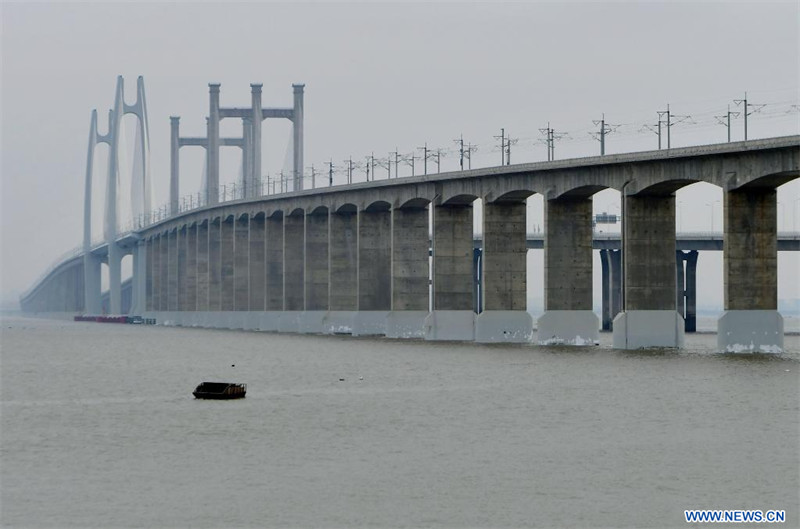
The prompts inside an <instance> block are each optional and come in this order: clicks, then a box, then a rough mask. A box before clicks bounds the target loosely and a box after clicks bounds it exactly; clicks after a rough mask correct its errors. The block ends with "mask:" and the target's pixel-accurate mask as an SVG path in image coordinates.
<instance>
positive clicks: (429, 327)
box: [423, 204, 475, 341]
mask: <svg viewBox="0 0 800 529" xmlns="http://www.w3.org/2000/svg"><path fill="white" fill-rule="evenodd" d="M472 245H473V243H472V205H471V204H469V205H452V206H450V205H441V206H440V205H437V206H435V207H434V209H433V240H432V248H433V311H432V312H431V313H430V314H429V315H428V316H427V318H426V319H425V322H424V329H423V330H424V333H425V339H426V340H467V341H472V340H474V339H475V312H474V310H473V308H474V299H473V295H474V294H473V289H472Z"/></svg>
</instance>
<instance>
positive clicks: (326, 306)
mask: <svg viewBox="0 0 800 529" xmlns="http://www.w3.org/2000/svg"><path fill="white" fill-rule="evenodd" d="M799 147H800V137H798V136H792V137H782V138H772V139H767V140H756V141H748V142H737V143H729V144H721V145H708V146H702V147H687V148H682V149H672V150H664V151H650V152H644V153H632V154H623V155H615V156H602V157H591V158H581V159H574V160H560V161H555V162H542V163H534V164H520V165H515V166H503V167H493V168H486V169H475V170H471V171H463V172H454V173H445V174H441V175H425V176H417V177H406V178H399V179H392V180H383V181H376V182H365V183H359V184H353V185H349V186H339V187H332V188H324V189H315V190H305V191H298V192H293V193H285V194H282V195H271V196H266V197H257V198H255V199H249V200H237V201H232V202H226V203H221V204H216V205H213V206H207V207H203V208H200V209H196V210H192V211H188V212H183V213H182V214H180V215H177V216H174V217H171V218H168V219H165V220H163V221H160V222H158V223H156V224H153V225H150V226H147V227H145V228H144V229H142V230H141V231H140V232H139V233H138V235H140V236H141V240H140V241H138V242H137V243H136V245H135V246H134V247H133V248H132V252H133V256H134V276H133V282H134V292H133V298H134V312H137V313H142V314H147V315H150V316H152V317H156V318H158V319H159V320H161V321H165V320H167V321H172V322H175V323H177V324H183V325H201V326H214V327H235V328H238V327H244V328H256V329H263V330H280V331H293V332H351V333H353V334H385V335H387V336H393V337H424V338H425V339H429V340H448V339H461V340H463V339H466V340H472V339H474V340H476V341H481V342H491V341H505V342H513V341H519V342H527V341H530V340H532V339H534V337H533V334H532V321H531V319H530V316H529V315H528V314H527V312H526V311H525V304H526V278H525V268H526V265H525V250H526V247H527V245H528V243H527V241H526V234H525V225H526V218H525V215H526V205H525V199H526V198H527V197H528V196H530V195H532V194H536V193H538V194H541V195H543V196H544V198H545V200H544V208H545V219H546V221H545V226H546V228H545V233H544V239H543V243H542V246H543V248H544V250H545V292H544V294H545V314H544V315H543V316H542V318H541V319H540V320H539V322H538V331H539V334H538V341H540V342H552V341H557V342H563V343H573V344H579V343H593V342H594V341H595V340H596V336H597V329H599V327H600V325H599V322H598V320H597V317H596V316H595V315H594V313H592V311H591V309H592V299H591V292H592V288H591V277H592V273H591V269H592V255H591V250H592V246H593V240H592V224H591V220H592V219H591V216H592V201H591V197H592V195H593V194H594V193H596V192H597V191H600V190H602V189H606V188H613V189H617V190H619V191H620V192H621V193H622V197H623V199H622V215H621V216H622V218H623V234H622V238H623V243H622V246H623V247H624V248H625V252H624V258H623V259H621V268H620V269H621V270H622V274H621V275H622V276H623V278H622V280H621V283H622V296H621V298H622V299H621V307H622V312H621V313H620V314H619V315H617V317H616V318H615V320H614V343H615V346H617V347H620V348H630V349H633V348H638V347H646V346H667V347H680V346H681V344H682V342H683V327H684V322H683V318H682V317H681V314H680V310H679V307H678V303H679V300H678V299H677V297H676V292H680V291H685V290H686V289H685V285H684V286H683V288H681V285H679V284H678V281H679V280H681V279H682V278H680V277H678V276H679V275H680V274H676V273H675V268H674V267H675V264H674V263H675V252H676V239H675V197H674V192H675V191H676V190H677V189H679V188H681V187H683V186H686V185H689V184H691V183H694V182H699V181H703V182H709V183H712V184H715V185H717V186H719V187H721V188H722V189H723V204H724V226H725V233H724V236H723V237H724V240H725V251H724V262H725V267H724V269H725V272H724V274H725V277H724V284H725V310H726V312H725V314H724V315H723V317H722V318H721V320H720V324H719V333H718V336H719V347H720V349H722V350H741V349H746V350H762V351H772V350H777V349H780V348H781V347H782V344H783V327H782V320H781V319H780V315H779V314H778V313H777V274H776V269H777V250H778V247H777V240H778V238H777V231H776V229H777V222H776V220H777V203H776V188H777V187H778V186H780V185H782V184H784V183H786V182H788V181H790V180H792V179H795V178H797V177H798V175H800V148H799ZM479 198H480V199H482V201H483V227H482V230H481V232H482V233H483V241H482V258H481V280H480V282H479V283H480V292H479V293H478V294H477V297H480V300H481V303H482V304H483V309H484V310H482V311H481V312H480V313H479V314H475V312H474V307H475V300H476V291H475V283H476V281H474V280H473V262H472V261H473V259H474V255H473V251H472V250H473V248H472V247H473V245H474V243H473V233H472V223H473V222H472V220H473V215H472V203H473V202H474V201H475V200H476V199H479ZM430 210H432V215H430V216H431V217H432V222H430V223H429V212H430ZM431 233H432V235H433V238H432V244H431V246H432V254H433V259H432V262H433V264H432V267H431V268H432V271H429V265H428V259H429V256H428V252H429V240H430V239H429V237H430V234H431ZM709 243H714V241H709ZM111 266H118V263H111ZM429 272H430V273H429ZM683 279H685V278H683ZM429 284H430V285H431V287H430V288H431V290H432V293H431V294H429ZM98 295H99V293H98ZM429 298H431V299H429ZM119 299H120V290H119V285H112V288H111V304H112V307H114V306H117V307H118V306H119ZM429 304H432V308H433V310H432V311H429V310H428V309H429Z"/></svg>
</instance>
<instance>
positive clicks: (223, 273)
mask: <svg viewBox="0 0 800 529" xmlns="http://www.w3.org/2000/svg"><path fill="white" fill-rule="evenodd" d="M220 226H221V230H220V263H221V264H220V277H221V289H220V310H221V311H223V312H224V311H232V310H234V308H235V304H234V288H235V287H234V255H235V254H234V251H235V249H234V245H235V243H234V229H235V227H234V219H233V216H232V215H231V216H228V217H227V218H225V219H223V220H222V222H221V223H220Z"/></svg>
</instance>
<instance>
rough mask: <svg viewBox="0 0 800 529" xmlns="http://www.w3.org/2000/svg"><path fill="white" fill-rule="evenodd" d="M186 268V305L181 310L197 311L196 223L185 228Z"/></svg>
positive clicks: (184, 272)
mask: <svg viewBox="0 0 800 529" xmlns="http://www.w3.org/2000/svg"><path fill="white" fill-rule="evenodd" d="M185 243H186V268H184V270H183V277H184V279H185V281H184V284H185V285H186V287H185V288H186V305H185V308H183V309H182V310H186V311H190V312H195V311H197V225H196V224H191V225H190V226H188V227H187V228H186V241H185Z"/></svg>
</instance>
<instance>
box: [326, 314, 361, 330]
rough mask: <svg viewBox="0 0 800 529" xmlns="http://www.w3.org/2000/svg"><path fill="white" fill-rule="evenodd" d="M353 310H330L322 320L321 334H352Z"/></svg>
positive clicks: (354, 315)
mask: <svg viewBox="0 0 800 529" xmlns="http://www.w3.org/2000/svg"><path fill="white" fill-rule="evenodd" d="M355 317H356V311H354V310H332V311H329V312H328V314H327V315H326V316H325V319H324V320H322V333H323V334H353V320H355Z"/></svg>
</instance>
